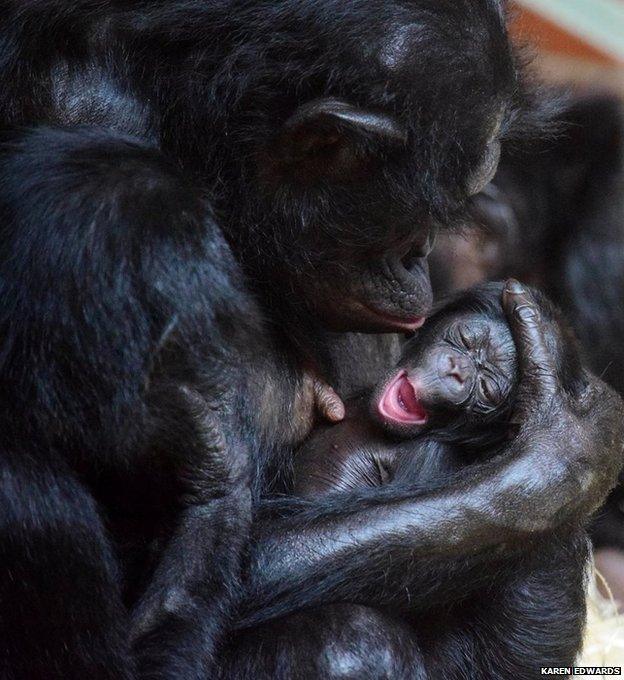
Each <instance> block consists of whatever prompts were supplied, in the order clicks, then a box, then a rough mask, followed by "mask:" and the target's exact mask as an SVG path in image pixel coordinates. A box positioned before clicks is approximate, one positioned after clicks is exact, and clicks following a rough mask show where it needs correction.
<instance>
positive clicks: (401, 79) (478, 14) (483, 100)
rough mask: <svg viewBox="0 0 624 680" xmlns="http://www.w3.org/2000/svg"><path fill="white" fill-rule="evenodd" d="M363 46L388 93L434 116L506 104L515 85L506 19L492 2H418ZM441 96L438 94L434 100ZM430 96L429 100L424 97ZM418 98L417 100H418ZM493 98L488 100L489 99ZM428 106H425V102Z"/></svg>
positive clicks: (365, 56) (395, 13) (396, 12)
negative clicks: (383, 76)
mask: <svg viewBox="0 0 624 680" xmlns="http://www.w3.org/2000/svg"><path fill="white" fill-rule="evenodd" d="M381 25H382V26H383V30H381V31H380V32H379V33H378V37H377V40H375V41H373V42H372V43H371V44H369V45H366V46H363V48H362V50H361V54H360V55H359V56H360V58H363V59H364V60H366V59H372V60H373V61H375V62H376V63H377V65H378V66H379V67H380V69H381V70H382V71H383V72H385V75H386V77H387V79H388V80H387V88H388V90H387V92H386V95H387V96H389V97H390V98H392V97H398V98H399V99H400V98H402V97H407V98H408V99H411V100H412V103H415V104H418V105H419V108H420V109H426V108H428V106H431V109H432V111H431V114H432V115H435V116H436V117H437V116H439V115H440V113H442V112H441V111H440V107H442V108H443V109H445V110H446V112H447V113H449V114H455V115H457V114H461V113H462V112H464V113H468V114H469V113H476V111H471V109H474V108H475V107H476V108H483V107H484V106H488V105H489V106H494V108H496V104H497V103H498V104H499V105H502V104H503V103H504V99H505V97H506V96H508V95H509V94H510V92H511V90H512V88H513V86H514V76H515V74H514V66H513V61H512V58H511V53H510V50H509V45H508V42H507V35H506V30H505V23H504V17H503V14H502V12H501V10H500V6H499V4H498V3H497V2H493V1H491V0H453V1H452V2H446V1H445V0H435V1H431V0H417V1H415V2H411V3H405V4H401V5H399V6H397V4H395V6H394V11H393V12H391V13H390V15H389V16H388V17H387V18H386V20H385V21H383V22H382V23H381ZM436 94H437V96H436ZM425 97H426V98H425ZM414 98H416V99H414ZM488 100H489V101H488ZM425 102H427V106H424V103H425Z"/></svg>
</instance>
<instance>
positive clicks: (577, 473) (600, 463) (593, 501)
mask: <svg viewBox="0 0 624 680" xmlns="http://www.w3.org/2000/svg"><path fill="white" fill-rule="evenodd" d="M503 307H504V309H505V312H506V313H507V316H508V319H509V323H510V326H511V328H512V331H513V334H514V338H515V341H516V346H517V350H518V355H519V363H520V370H521V381H520V386H519V391H518V400H517V409H516V413H515V417H514V422H515V423H517V424H518V426H519V431H518V437H517V443H518V446H517V447H514V449H515V450H516V451H517V453H518V454H519V456H520V457H524V458H525V460H524V461H522V462H523V465H518V466H516V469H515V470H514V473H516V474H519V476H520V477H521V478H523V479H521V484H526V478H524V475H525V474H526V475H531V478H530V479H531V483H530V484H529V485H527V486H528V488H527V496H531V495H533V496H534V497H536V495H535V491H537V490H538V489H540V488H541V489H543V490H545V491H548V493H545V494H544V495H543V497H542V496H539V497H540V502H539V506H540V507H536V508H535V513H531V514H532V515H533V516H534V517H535V520H536V521H537V520H538V517H541V519H542V520H544V521H545V524H546V525H550V526H552V524H553V523H561V522H564V521H567V520H570V519H576V518H581V517H583V516H585V515H589V514H590V513H591V512H592V511H594V510H595V509H596V508H598V507H599V506H600V504H601V503H602V501H603V500H604V498H605V497H606V495H607V493H608V492H609V490H610V489H611V488H612V487H613V486H614V485H615V483H616V479H617V475H618V472H619V470H620V469H621V468H622V465H623V464H624V460H623V452H624V405H623V403H622V401H621V399H620V398H619V397H618V396H617V394H616V393H615V392H614V391H613V390H611V389H610V388H609V387H608V386H607V385H605V384H604V383H603V382H602V381H601V380H599V379H598V378H596V377H595V376H593V375H591V374H590V373H588V372H587V373H584V378H585V382H584V384H583V386H582V388H581V390H580V392H579V393H578V394H574V395H573V394H569V393H568V392H566V390H565V389H564V388H563V386H562V384H561V381H560V377H559V375H558V372H557V358H558V356H559V355H560V353H561V350H562V348H561V347H559V346H557V345H558V344H561V343H562V342H564V340H563V339H562V335H561V333H559V332H558V329H557V328H556V322H555V321H550V318H549V317H548V318H547V315H545V314H544V313H543V311H542V310H541V309H540V307H539V304H538V303H537V302H536V301H535V300H534V299H533V296H532V295H531V294H530V292H529V291H527V290H526V289H525V287H524V286H522V284H520V283H518V282H517V281H515V280H513V279H512V280H509V281H508V282H507V284H506V286H505V290H504V292H503ZM564 368H565V367H564ZM519 462H520V461H519ZM532 492H533V493H532ZM542 501H543V502H542ZM549 512H551V513H552V515H551V516H550V518H548V513H549ZM544 528H546V526H545V527H544Z"/></svg>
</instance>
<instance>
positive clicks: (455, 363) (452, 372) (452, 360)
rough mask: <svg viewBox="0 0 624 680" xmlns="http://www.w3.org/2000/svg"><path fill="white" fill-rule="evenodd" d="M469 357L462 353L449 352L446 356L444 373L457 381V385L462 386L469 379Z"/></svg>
mask: <svg viewBox="0 0 624 680" xmlns="http://www.w3.org/2000/svg"><path fill="white" fill-rule="evenodd" d="M470 368H471V367H470V359H469V358H468V357H467V356H465V355H464V354H456V353H454V352H453V353H451V354H449V355H448V356H447V358H446V367H445V370H444V373H445V375H446V376H448V377H450V378H453V379H454V380H456V381H457V383H458V386H460V387H463V386H464V384H465V383H466V382H467V381H468V380H469V379H470V375H471V370H470Z"/></svg>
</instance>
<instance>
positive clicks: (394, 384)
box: [378, 371, 427, 425]
mask: <svg viewBox="0 0 624 680" xmlns="http://www.w3.org/2000/svg"><path fill="white" fill-rule="evenodd" d="M378 408H379V413H380V415H381V416H382V418H384V419H386V420H390V421H392V422H395V423H401V424H403V425H424V424H425V423H426V422H427V411H426V410H425V408H424V407H423V405H422V404H421V403H420V402H419V401H418V397H417V395H416V390H415V389H414V386H413V385H412V383H411V382H410V381H409V379H408V377H407V373H406V372H405V371H401V373H399V374H398V375H397V376H396V378H394V379H393V380H392V381H391V382H390V383H389V384H388V386H387V387H386V389H385V390H384V391H383V394H382V395H381V398H380V399H379V406H378Z"/></svg>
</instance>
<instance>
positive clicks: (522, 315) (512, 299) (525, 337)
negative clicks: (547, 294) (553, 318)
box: [503, 279, 558, 408]
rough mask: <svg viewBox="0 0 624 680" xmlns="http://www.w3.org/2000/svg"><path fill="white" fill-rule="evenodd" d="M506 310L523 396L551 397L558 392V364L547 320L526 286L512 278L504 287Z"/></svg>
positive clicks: (533, 397)
mask: <svg viewBox="0 0 624 680" xmlns="http://www.w3.org/2000/svg"><path fill="white" fill-rule="evenodd" d="M503 309H504V310H505V313H506V314H507V319H508V321H509V325H510V327H511V331H512V333H513V336H514V340H515V343H516V349H517V351H518V362H519V365H520V391H521V397H522V398H525V399H526V398H531V399H535V400H537V401H538V402H543V401H544V400H547V399H548V400H549V399H552V397H553V396H554V395H555V394H556V393H557V392H558V380H557V370H556V363H555V359H554V357H553V356H552V352H551V350H550V349H549V347H548V343H547V341H546V333H547V322H546V321H544V319H543V316H542V314H541V312H540V309H539V307H538V305H537V303H536V302H535V300H534V299H533V296H532V295H531V293H530V292H529V291H528V290H527V289H526V288H525V286H523V285H522V284H521V283H520V282H519V281H516V280H515V279H509V280H508V281H507V282H506V283H505V288H504V290H503ZM535 407H537V408H539V403H538V404H536V405H535Z"/></svg>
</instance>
